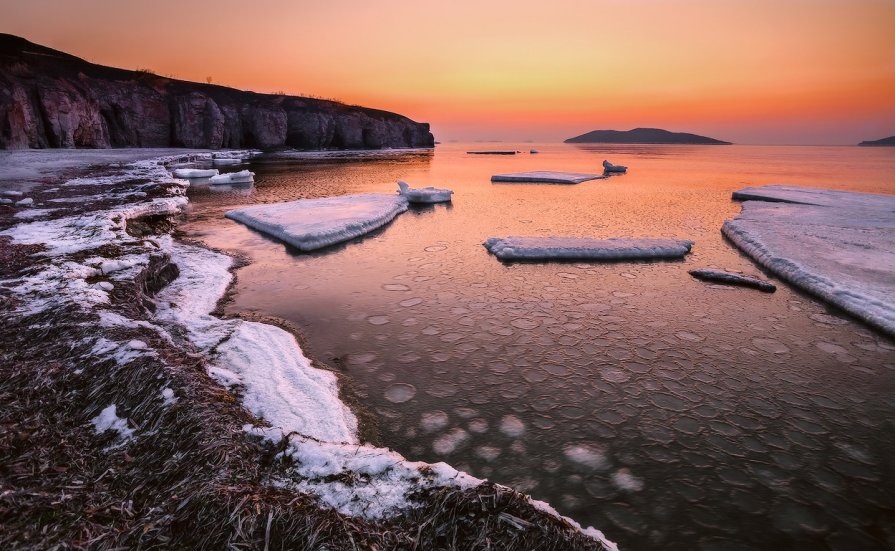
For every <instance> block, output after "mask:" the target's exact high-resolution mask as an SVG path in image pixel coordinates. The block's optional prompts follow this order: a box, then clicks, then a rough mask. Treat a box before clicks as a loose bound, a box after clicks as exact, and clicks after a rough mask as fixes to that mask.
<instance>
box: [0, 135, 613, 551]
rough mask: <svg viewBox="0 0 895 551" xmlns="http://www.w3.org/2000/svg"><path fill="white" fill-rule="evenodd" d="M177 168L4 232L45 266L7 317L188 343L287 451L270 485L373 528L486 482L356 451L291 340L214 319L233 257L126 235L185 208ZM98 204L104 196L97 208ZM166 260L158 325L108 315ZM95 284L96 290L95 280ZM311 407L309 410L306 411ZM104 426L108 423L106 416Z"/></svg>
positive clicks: (254, 430)
mask: <svg viewBox="0 0 895 551" xmlns="http://www.w3.org/2000/svg"><path fill="white" fill-rule="evenodd" d="M66 154H68V155H71V153H70V152H66ZM198 155H203V154H202V153H198ZM181 156H182V155H181ZM176 159H177V157H168V158H162V159H143V160H139V161H136V162H133V163H131V164H130V165H128V167H127V169H126V170H124V171H123V172H122V173H120V174H118V175H112V176H103V177H100V178H89V177H84V178H78V179H77V181H76V182H75V184H76V185H84V184H88V185H97V186H102V185H110V186H111V185H117V184H121V183H123V182H127V181H134V180H145V181H150V182H151V183H152V185H158V184H159V183H160V182H169V181H170V182H171V183H170V184H162V186H163V187H165V189H167V190H168V192H169V193H168V194H167V195H166V196H162V197H151V196H150V197H148V196H147V194H146V193H144V192H141V191H139V190H136V191H135V192H134V194H133V196H132V197H123V198H122V200H123V202H122V203H121V204H119V205H116V206H114V207H112V208H106V209H104V210H98V211H95V212H89V213H88V212H80V213H76V214H74V215H72V216H58V214H59V213H53V212H48V213H46V214H39V215H38V216H36V217H35V218H36V219H34V220H26V221H23V222H20V223H18V224H16V225H13V226H11V227H9V228H7V229H6V230H4V231H2V232H0V237H5V238H8V239H10V240H11V242H12V243H13V244H14V245H33V246H40V247H43V250H42V251H41V252H40V253H39V255H40V256H41V257H43V258H46V259H48V260H49V261H50V262H48V263H47V265H46V266H45V267H44V268H45V269H44V270H43V271H39V272H38V273H36V274H32V275H30V276H28V277H26V278H20V279H12V280H10V279H7V280H3V281H2V286H3V287H4V289H5V290H6V291H7V292H9V293H11V294H12V295H13V296H15V297H16V298H17V302H18V305H17V306H16V308H14V309H13V311H12V312H11V314H12V315H19V316H26V315H33V314H35V313H41V312H44V313H49V314H51V313H52V311H53V310H54V309H57V308H62V307H72V306H73V307H76V308H78V309H80V310H83V311H85V312H95V313H98V314H99V316H100V319H101V320H102V324H101V326H102V327H103V328H108V329H115V328H123V329H124V328H126V329H128V330H138V331H141V332H143V333H147V334H150V335H154V336H155V337H158V338H161V339H163V340H164V341H165V342H168V343H172V344H176V343H178V342H181V341H182V340H183V339H186V341H188V342H189V343H190V344H191V345H192V346H194V347H195V348H196V349H197V350H199V351H200V352H201V353H202V354H203V355H204V357H205V358H206V359H207V360H208V361H209V368H208V373H209V375H211V376H212V377H213V378H215V379H216V380H218V381H219V382H220V383H221V384H223V385H224V386H226V387H235V388H239V389H242V390H241V398H242V403H243V405H244V406H245V407H246V408H247V409H248V410H249V411H251V412H252V413H254V414H255V415H257V416H259V417H262V418H263V419H265V420H266V421H268V422H270V423H271V424H272V425H274V426H273V427H270V428H266V427H264V426H262V425H253V424H247V425H245V426H244V429H243V430H244V431H245V432H247V433H249V434H251V435H255V436H260V437H262V438H263V439H266V440H268V441H270V442H271V443H273V444H277V445H279V444H280V443H285V446H286V447H285V448H284V449H283V451H282V453H281V454H280V456H279V460H280V461H283V460H286V459H289V460H291V461H293V462H294V464H295V467H292V468H291V471H290V473H291V474H290V475H289V476H288V477H286V478H283V479H279V480H272V481H271V484H273V486H275V487H279V488H289V489H292V490H295V491H299V492H302V493H311V494H314V495H316V496H318V498H319V499H320V500H321V502H322V503H325V504H326V505H329V506H330V507H332V508H333V509H336V510H338V511H339V512H340V513H342V514H345V515H348V516H356V517H361V518H366V519H370V520H376V519H384V518H390V517H392V516H394V515H395V514H397V513H399V512H400V511H402V510H404V509H406V508H408V507H415V506H417V505H416V503H415V502H414V497H413V496H414V495H415V494H417V493H418V492H419V491H420V490H422V489H424V488H435V487H455V488H457V489H460V490H463V489H470V488H475V487H477V486H479V484H481V482H482V481H480V480H478V479H475V478H473V477H470V476H469V475H466V474H465V473H461V472H458V471H456V470H455V469H453V468H452V467H450V466H448V465H446V464H444V463H437V464H426V463H421V462H409V461H406V460H405V459H404V458H403V457H401V456H400V455H399V454H397V453H395V452H392V451H390V450H387V449H383V448H375V447H372V446H367V445H362V444H360V443H359V441H358V437H357V421H356V418H355V417H354V415H353V413H352V412H351V411H350V410H348V408H347V407H346V406H345V405H344V404H343V403H342V402H341V401H340V400H339V398H338V386H337V384H336V380H335V376H334V375H333V374H332V373H330V372H327V371H323V370H318V369H316V368H314V367H312V366H311V365H310V362H309V361H308V360H307V358H305V357H304V355H303V354H302V352H301V350H300V348H299V347H298V345H297V343H296V342H295V340H294V338H293V337H292V336H291V335H290V334H288V333H286V332H285V331H283V330H281V329H279V328H277V327H274V326H271V325H265V324H261V323H256V322H247V321H243V320H239V319H229V320H222V319H219V318H215V317H213V316H211V315H210V312H211V311H212V310H213V309H214V306H215V304H216V302H217V300H218V298H220V297H221V296H223V294H224V292H225V291H226V289H227V286H228V285H229V283H230V280H231V278H232V274H231V273H230V270H229V269H230V265H231V260H230V258H229V257H227V256H225V255H222V254H220V253H216V252H213V251H209V250H207V249H204V248H200V247H196V246H192V245H186V244H180V243H177V242H175V241H174V240H173V239H172V238H171V237H170V236H168V235H167V233H163V234H162V235H158V236H155V237H152V238H149V239H147V238H144V237H143V236H135V235H133V234H132V232H131V231H129V230H130V228H129V222H132V221H135V220H137V219H142V218H146V217H164V216H175V215H177V214H179V213H180V211H181V210H182V208H183V207H184V206H185V205H186V203H187V199H186V197H185V193H184V192H185V189H186V185H185V184H184V182H182V181H177V180H173V181H172V178H171V177H170V176H169V174H168V171H167V169H166V168H165V166H164V163H165V162H172V161H174V160H176ZM119 168H121V167H119ZM66 185H67V184H66ZM147 189H148V188H147ZM140 193H143V195H140ZM99 195H102V192H100V193H99V194H98V195H97V196H93V198H94V199H95V198H96V197H98V196H99ZM38 203H40V202H38ZM36 206H38V207H40V206H43V205H40V204H38V205H36ZM35 211H36V209H35ZM35 211H32V212H35ZM110 246H114V247H124V249H123V251H122V252H121V253H119V254H116V256H115V257H114V258H105V257H103V256H102V255H99V254H94V255H93V256H88V257H87V258H82V256H83V255H82V254H81V253H82V252H85V253H88V254H89V252H90V251H94V250H99V249H101V248H102V247H110ZM79 255H80V256H79ZM162 257H164V258H167V259H169V260H170V261H173V262H174V264H176V265H177V266H178V268H179V276H178V277H176V278H175V279H173V281H172V282H171V283H169V284H168V285H167V286H166V287H164V288H163V289H162V290H161V292H160V293H159V294H158V295H157V296H156V297H155V299H154V300H153V302H154V303H155V308H156V312H155V314H154V315H153V316H151V317H150V318H149V319H145V320H144V319H138V318H128V317H127V316H123V315H121V314H119V313H116V312H113V311H111V310H110V309H107V307H108V306H109V305H110V304H111V303H112V302H113V296H112V294H113V292H114V290H115V288H116V287H118V286H126V285H128V284H130V282H132V281H133V280H134V279H135V278H140V277H142V276H141V274H142V273H143V272H145V271H146V269H147V268H148V267H149V266H150V265H152V264H153V262H156V261H157V260H158V259H159V258H162ZM97 279H101V281H96V282H94V280H97ZM93 341H94V342H93V344H92V354H93V355H95V356H96V357H97V358H107V359H111V360H114V361H115V362H116V363H117V364H118V365H121V366H124V365H127V364H128V363H130V362H132V361H135V360H138V359H140V358H147V357H157V356H158V354H159V353H158V352H157V351H156V350H154V348H153V346H152V345H151V344H148V343H151V342H152V339H149V338H147V339H145V340H137V339H130V340H128V341H126V342H116V341H115V340H113V339H111V338H110V335H107V334H106V332H105V330H104V329H101V330H98V331H97V334H96V336H95V337H94V338H93ZM256 343H267V346H258V345H257V344H256ZM271 343H272V344H271ZM262 366H263V367H262ZM259 367H261V369H258V368H259ZM167 390H169V391H170V389H167ZM161 398H162V399H163V400H164V402H165V403H166V404H169V403H173V401H177V397H176V395H175V394H174V393H173V392H168V393H165V392H162V393H161ZM181 403H182V401H181ZM308 403H313V404H314V406H313V407H311V408H308V407H307V404H308ZM302 405H304V406H305V407H302ZM113 406H115V404H114V403H113V404H110V405H109V407H108V408H106V409H104V410H103V411H109V412H112V413H113V414H115V413H116V410H115V409H110V408H112V407H113ZM106 417H108V418H111V414H106ZM97 419H105V418H102V417H97ZM94 424H95V425H96V427H97V430H99V428H100V427H106V426H107V425H108V426H109V427H111V426H115V427H119V426H120V427H121V429H122V431H124V432H126V433H127V439H126V443H128V445H130V443H132V442H134V441H139V440H140V439H141V437H143V431H144V430H145V429H141V428H140V425H139V423H138V422H134V423H132V424H133V425H134V426H135V427H136V428H128V427H129V426H128V418H127V417H126V414H125V413H124V412H123V411H122V409H121V408H118V409H117V414H116V417H115V423H113V424H109V423H99V422H97V423H94ZM124 432H123V433H124ZM123 433H122V434H123ZM122 445H123V444H122ZM345 475H350V476H351V477H352V478H354V479H355V480H354V482H353V483H352V484H346V483H345V482H343V481H341V477H343V476H345ZM334 478H337V480H333V479H334ZM529 503H531V505H532V506H533V507H535V508H536V509H537V510H539V511H541V512H543V513H546V514H547V515H548V516H550V517H553V518H554V519H556V520H557V521H559V522H561V523H567V524H568V525H570V526H571V527H574V528H576V529H577V530H579V531H580V533H582V534H585V535H587V536H588V537H591V538H593V540H594V541H595V542H598V543H599V544H601V545H603V546H604V547H605V548H607V549H614V548H615V546H614V544H612V543H611V542H608V541H607V540H605V538H604V537H603V536H602V534H601V533H600V532H599V531H597V530H595V529H592V528H589V529H587V530H582V529H581V528H580V527H579V526H578V525H577V523H575V522H574V521H572V520H570V519H566V518H564V517H560V516H559V515H558V514H557V513H556V512H555V511H554V510H553V509H551V508H549V506H546V505H545V504H540V503H539V502H532V501H529Z"/></svg>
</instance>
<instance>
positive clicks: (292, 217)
mask: <svg viewBox="0 0 895 551" xmlns="http://www.w3.org/2000/svg"><path fill="white" fill-rule="evenodd" d="M406 210H407V199H405V198H404V197H401V196H398V195H389V194H384V193H366V194H360V195H344V196H341V197H326V198H323V199H301V200H298V201H290V202H287V203H275V204H272V205H256V206H251V207H245V208H241V209H236V210H231V211H229V212H227V213H226V216H227V218H230V219H231V220H236V221H237V222H241V223H243V224H245V225H246V226H249V227H250V228H253V229H256V230H258V231H260V232H262V233H266V234H268V235H270V236H272V237H275V238H277V239H280V240H281V241H284V242H286V243H288V244H290V245H292V246H293V247H296V248H297V249H299V250H301V251H312V250H315V249H320V248H322V247H327V246H329V245H334V244H336V243H341V242H343V241H348V240H350V239H354V238H355V237H359V236H361V235H364V234H366V233H369V232H371V231H373V230H375V229H377V228H379V227H382V226H384V225H385V224H388V223H389V222H391V221H392V219H394V218H395V216H397V215H398V214H400V213H402V212H404V211H406Z"/></svg>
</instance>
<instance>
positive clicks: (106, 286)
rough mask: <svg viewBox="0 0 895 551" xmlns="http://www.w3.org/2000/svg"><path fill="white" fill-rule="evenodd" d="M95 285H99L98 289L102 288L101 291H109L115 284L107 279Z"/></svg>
mask: <svg viewBox="0 0 895 551" xmlns="http://www.w3.org/2000/svg"><path fill="white" fill-rule="evenodd" d="M96 286H97V287H99V288H100V289H102V290H103V291H111V290H112V289H114V288H115V286H114V285H112V284H111V283H109V282H108V281H100V282H98V283H97V284H96Z"/></svg>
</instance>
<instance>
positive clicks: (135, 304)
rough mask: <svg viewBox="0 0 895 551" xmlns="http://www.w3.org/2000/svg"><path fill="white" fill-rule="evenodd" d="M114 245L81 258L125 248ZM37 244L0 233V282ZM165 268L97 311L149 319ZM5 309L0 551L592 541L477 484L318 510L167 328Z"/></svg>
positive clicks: (25, 262)
mask: <svg viewBox="0 0 895 551" xmlns="http://www.w3.org/2000/svg"><path fill="white" fill-rule="evenodd" d="M116 187H117V186H112V187H110V188H109V189H110V190H114V189H115V188H116ZM78 192H79V190H76V189H75V190H72V192H71V193H78ZM77 208H84V209H89V208H91V206H90V205H82V206H79V207H77ZM167 222H168V221H162V220H158V219H153V220H149V221H144V223H143V224H142V225H138V226H135V227H134V228H135V229H134V233H138V234H141V235H142V234H144V233H145V232H153V231H167V230H168V229H169V228H170V226H169V225H168V223H167ZM0 225H2V224H0ZM111 249H115V247H112V248H110V250H93V251H85V252H83V253H81V254H86V255H92V254H98V253H107V254H110V255H111V254H120V253H121V252H122V251H120V250H117V249H116V250H111ZM39 250H40V248H39V247H21V246H16V245H12V244H11V243H10V242H9V240H0V261H2V262H0V266H2V276H3V277H4V278H12V277H17V276H19V275H21V274H23V273H26V272H28V271H29V270H34V269H35V266H36V265H37V264H38V261H37V259H36V258H35V256H34V255H35V254H36V253H38V252H39ZM172 274H175V275H176V267H173V265H171V264H170V262H169V259H168V258H167V257H166V256H164V255H163V254H157V255H156V256H155V257H154V258H153V260H152V262H150V264H149V266H148V267H147V268H146V269H145V270H144V271H143V273H141V274H139V275H137V276H136V277H135V278H134V279H133V281H131V282H127V283H122V282H116V289H115V292H114V293H113V294H112V304H111V305H109V306H108V308H109V309H110V310H112V311H113V312H116V313H119V314H121V315H125V316H127V317H130V318H132V319H137V320H140V319H143V320H151V319H152V310H153V307H152V301H151V294H152V293H154V292H157V291H158V290H159V289H160V288H162V287H163V286H164V285H165V284H166V282H167V281H169V280H170V278H171V277H172ZM13 304H14V299H13V298H12V296H11V295H10V294H9V292H8V291H7V290H5V289H3V288H2V287H0V404H2V406H3V407H0V549H122V548H127V549H140V548H142V549H155V548H165V549H168V548H180V549H197V548H202V549H265V550H267V549H286V548H288V549H332V550H335V549H426V550H428V549H526V550H528V549H543V550H551V549H601V548H602V547H601V546H600V545H599V544H598V543H597V542H595V541H592V540H590V539H588V538H585V537H584V536H582V535H581V534H580V533H578V532H577V531H575V530H574V529H572V528H571V527H570V526H569V525H568V524H567V523H565V522H563V521H561V520H559V519H556V518H553V517H551V516H548V515H545V514H542V513H539V512H538V511H536V510H535V509H534V508H533V507H532V506H531V505H529V504H528V502H527V500H526V498H525V496H522V495H521V494H518V493H517V492H514V491H512V490H510V489H508V488H504V487H500V486H496V485H492V484H487V483H486V484H484V485H482V486H480V487H479V488H476V489H473V490H466V491H460V490H457V489H453V488H441V489H434V490H427V491H424V492H421V493H419V494H418V495H417V496H416V498H417V499H418V501H419V503H420V506H419V507H418V508H414V509H409V510H407V511H404V512H403V513H402V514H401V515H399V516H398V517H396V518H393V519H390V520H387V521H383V522H376V523H374V522H370V521H366V520H363V519H356V518H350V517H346V516H344V515H341V514H338V513H336V512H335V511H333V510H330V509H327V508H324V507H321V506H320V505H318V503H317V501H316V499H315V498H314V497H313V496H310V495H305V494H301V493H297V492H295V491H291V490H288V489H281V488H277V487H274V486H272V485H271V484H269V483H270V482H271V481H272V480H283V479H286V478H288V477H289V476H290V471H289V466H288V465H285V464H283V463H282V462H281V461H279V460H275V459H274V457H275V454H276V452H277V449H276V446H275V445H272V444H270V443H269V442H264V441H261V440H260V439H257V438H255V437H251V436H249V435H248V434H247V433H245V432H244V431H243V430H242V428H241V427H242V426H243V425H244V424H245V423H259V420H258V419H255V418H253V417H252V415H251V414H249V413H248V412H247V411H246V410H244V409H243V408H242V407H241V405H240V404H239V402H238V400H237V399H236V398H235V397H234V395H232V394H231V393H230V392H228V391H227V390H225V389H224V388H222V387H221V386H219V385H218V384H216V383H215V382H214V381H213V380H212V379H211V378H210V377H209V376H208V374H207V363H206V359H205V358H204V357H203V356H202V355H201V354H199V352H198V351H197V350H196V349H194V348H193V347H192V346H191V345H190V344H189V343H188V341H187V340H186V339H185V338H184V337H183V335H179V334H178V331H176V330H172V334H173V336H174V338H175V342H173V343H172V342H169V341H168V340H167V339H165V338H163V337H162V336H160V335H159V334H157V333H155V332H154V331H152V330H149V329H144V328H140V327H127V328H124V327H104V326H102V325H101V324H100V323H99V319H98V316H97V314H96V313H85V312H84V311H83V310H81V309H79V308H77V307H75V306H74V305H71V306H68V307H62V308H59V309H55V310H53V311H49V312H44V313H41V314H35V315H16V314H14V313H13V309H12V305H13ZM100 336H102V337H105V338H107V339H109V340H112V341H116V342H127V341H128V340H131V339H139V340H142V341H144V342H146V343H147V344H148V345H149V347H150V348H151V349H152V350H154V352H155V354H152V355H143V356H141V357H139V358H138V359H136V360H134V361H131V362H129V363H126V364H123V365H122V364H119V363H118V362H116V361H114V360H111V359H102V358H101V357H98V356H97V355H96V354H94V353H93V352H92V348H93V345H94V342H95V340H96V339H97V338H98V337H100ZM164 388H171V389H173V390H174V393H175V396H176V397H177V402H176V403H174V404H173V405H166V404H165V402H164V400H163V398H162V394H161V392H162V389H164ZM110 404H115V405H116V406H117V413H118V415H119V416H120V417H125V418H127V419H128V420H129V422H130V426H131V428H134V429H136V433H135V434H136V436H135V437H134V438H133V439H131V440H128V441H126V442H124V443H122V442H118V441H116V440H115V436H116V435H115V433H112V432H106V433H104V434H100V435H97V434H96V432H95V430H94V427H93V425H92V424H91V422H90V421H91V419H92V418H93V417H95V416H96V415H97V414H98V413H99V412H100V411H101V410H102V409H103V408H105V407H107V406H108V405H110Z"/></svg>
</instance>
